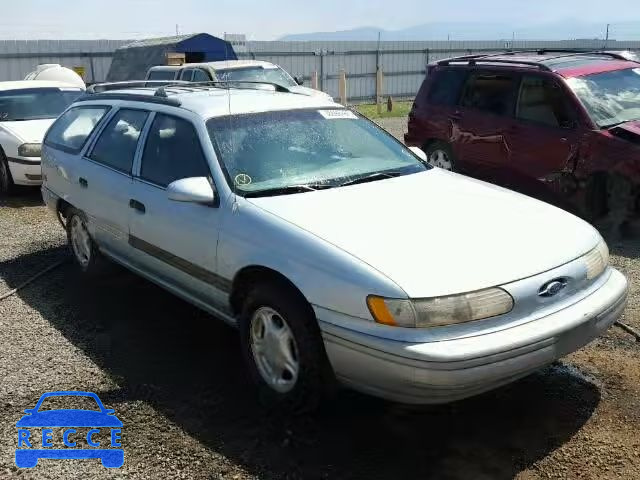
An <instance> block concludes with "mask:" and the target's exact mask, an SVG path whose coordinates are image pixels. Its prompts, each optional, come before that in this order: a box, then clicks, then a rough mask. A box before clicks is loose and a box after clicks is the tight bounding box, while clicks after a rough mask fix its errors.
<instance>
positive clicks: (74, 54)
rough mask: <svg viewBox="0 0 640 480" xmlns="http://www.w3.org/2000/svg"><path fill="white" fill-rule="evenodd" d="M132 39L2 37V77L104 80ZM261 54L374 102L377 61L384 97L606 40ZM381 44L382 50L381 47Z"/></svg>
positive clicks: (320, 47) (255, 46)
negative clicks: (74, 72) (485, 58)
mask: <svg viewBox="0 0 640 480" xmlns="http://www.w3.org/2000/svg"><path fill="white" fill-rule="evenodd" d="M126 43H128V41H127V40H95V41H84V40H69V41H57V40H27V41H20V40H18V41H14V40H2V41H0V81H4V80H19V79H22V78H24V76H25V75H26V74H27V73H29V72H31V71H33V70H34V69H35V67H36V66H37V65H38V64H41V63H60V64H62V65H64V66H68V67H78V66H82V67H84V70H85V81H87V82H91V83H93V82H102V81H104V80H105V78H106V76H107V72H108V71H109V66H110V64H111V56H112V53H113V51H114V50H115V49H116V48H118V47H119V46H121V45H124V44H126ZM247 47H248V51H249V53H246V54H239V56H240V57H241V58H255V59H257V60H266V61H270V62H273V63H277V64H278V65H281V66H282V67H283V68H284V69H285V70H287V71H288V72H290V73H291V74H292V75H298V76H303V77H304V78H305V83H306V84H307V85H309V82H310V79H311V75H312V73H313V72H318V75H319V84H320V87H321V88H322V89H323V90H324V91H326V92H328V93H330V94H331V95H333V96H334V97H338V75H339V73H340V71H341V70H342V69H344V70H345V72H346V73H347V94H348V97H349V101H352V102H359V101H367V100H373V99H374V98H375V91H376V73H375V72H376V65H378V64H379V65H380V66H381V68H382V69H383V71H384V75H385V76H384V88H383V93H384V95H391V96H393V97H396V98H401V97H412V96H414V95H415V94H416V92H417V91H418V88H419V87H420V84H421V82H422V79H423V78H424V73H425V66H426V65H427V63H429V62H434V61H436V60H440V59H443V58H447V57H451V56H456V55H467V54H472V53H490V52H498V51H500V50H503V49H505V48H514V49H519V48H531V49H533V48H582V49H601V48H603V42H602V40H566V41H559V42H558V41H516V42H511V41H503V40H496V41H473V42H470V41H451V42H449V41H430V42H381V43H380V44H379V45H378V43H377V42H280V41H273V42H249V44H248V45H247ZM378 48H379V50H378ZM607 48H608V49H612V50H624V49H630V50H640V42H639V41H635V42H616V41H610V42H609V43H608V45H607Z"/></svg>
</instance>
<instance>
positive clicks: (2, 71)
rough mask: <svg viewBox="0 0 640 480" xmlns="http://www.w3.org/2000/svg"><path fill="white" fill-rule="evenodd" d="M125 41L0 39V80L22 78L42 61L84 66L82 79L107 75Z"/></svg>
mask: <svg viewBox="0 0 640 480" xmlns="http://www.w3.org/2000/svg"><path fill="white" fill-rule="evenodd" d="M126 43H130V41H129V40H0V81H7V80H22V79H23V78H24V77H25V76H26V75H27V74H28V73H29V72H32V71H33V70H35V68H36V66H38V65H40V64H42V63H59V64H60V65H63V66H65V67H84V70H85V76H84V80H85V81H86V82H90V83H94V82H102V81H104V79H105V78H106V77H107V72H108V71H109V66H110V65H111V57H112V55H113V52H114V50H115V49H116V48H118V47H120V46H122V45H124V44H126Z"/></svg>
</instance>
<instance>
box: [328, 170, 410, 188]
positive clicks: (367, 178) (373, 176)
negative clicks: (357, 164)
mask: <svg viewBox="0 0 640 480" xmlns="http://www.w3.org/2000/svg"><path fill="white" fill-rule="evenodd" d="M400 175H402V173H400V172H376V173H372V174H371V175H366V176H364V177H359V178H354V179H353V180H347V181H346V182H344V183H341V184H340V185H338V186H339V187H347V186H349V185H356V184H358V183H367V182H375V181H376V180H384V179H385V178H393V177H399V176H400Z"/></svg>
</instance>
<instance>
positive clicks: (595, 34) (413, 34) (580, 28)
mask: <svg viewBox="0 0 640 480" xmlns="http://www.w3.org/2000/svg"><path fill="white" fill-rule="evenodd" d="M606 28H607V26H606V24H605V23H598V24H596V23H590V22H581V21H578V20H575V19H564V20H559V21H556V22H552V23H545V24H539V25H512V24H506V23H465V22H433V23H425V24H422V25H416V26H414V27H409V28H405V29H401V30H385V29H383V28H378V27H359V28H354V29H351V30H341V31H337V32H313V33H296V34H290V35H285V36H283V37H281V38H280V39H279V40H287V41H319V40H323V41H332V40H350V41H359V40H365V41H375V40H377V39H378V32H380V38H381V40H386V41H389V40H391V41H399V40H504V39H509V40H511V39H512V38H515V39H516V40H569V39H596V38H605V35H606ZM609 38H610V39H615V40H640V21H626V22H618V23H615V24H613V25H612V26H611V28H610V32H609Z"/></svg>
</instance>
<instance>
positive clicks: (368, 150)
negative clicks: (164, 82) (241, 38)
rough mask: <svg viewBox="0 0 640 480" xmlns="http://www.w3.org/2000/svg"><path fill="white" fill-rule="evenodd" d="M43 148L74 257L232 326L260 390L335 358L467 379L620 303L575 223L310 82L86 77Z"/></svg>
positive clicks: (579, 329)
mask: <svg viewBox="0 0 640 480" xmlns="http://www.w3.org/2000/svg"><path fill="white" fill-rule="evenodd" d="M80 123H81V124H82V125H83V126H82V128H80V127H78V125H79V124H80ZM94 124H95V127H93V128H90V125H94ZM43 158H44V160H43V168H44V172H45V182H44V184H43V188H42V192H43V197H44V198H45V200H46V202H47V204H48V205H49V207H50V208H51V209H52V210H53V211H55V213H56V214H57V215H61V216H62V217H63V218H64V219H66V228H67V234H68V238H69V242H70V245H71V251H72V252H73V256H74V258H75V261H76V262H77V264H78V265H79V267H80V269H81V270H82V271H83V272H86V273H87V274H90V273H94V272H97V271H98V268H99V265H100V262H101V259H102V258H103V257H105V256H106V257H108V258H111V259H113V260H115V261H116V262H118V263H120V264H122V265H124V266H126V267H127V268H129V269H131V270H132V271H134V272H136V273H138V274H140V275H142V276H143V277H146V278H148V279H150V280H151V281H153V282H156V283H157V284H158V285H160V286H162V287H164V288H166V289H167V290H169V291H171V292H173V293H175V294H176V295H178V296H180V297H182V298H184V299H186V300H187V301H189V302H191V303H193V304H194V305H197V306H198V307H200V308H202V309H204V310H206V311H208V312H210V313H212V314H213V315H215V316H217V317H219V318H221V319H223V320H225V321H227V322H228V323H229V324H231V325H234V326H237V327H238V328H239V331H240V341H241V348H242V354H243V356H244V359H245V361H246V363H247V365H248V368H249V370H250V372H251V374H252V377H253V378H254V379H255V382H256V384H257V386H258V389H259V390H260V392H261V396H262V398H265V399H268V400H271V401H274V402H276V403H278V402H286V403H287V404H289V402H292V403H293V404H298V405H308V404H309V403H312V402H314V401H315V400H317V399H319V398H322V394H323V392H324V390H325V389H326V388H327V386H328V385H331V384H332V382H333V380H334V379H336V378H337V379H338V380H339V381H340V382H341V383H343V384H345V385H348V386H350V387H352V388H355V389H358V390H361V391H363V392H367V393H370V394H372V395H377V396H380V397H383V398H387V399H392V400H396V401H400V402H407V403H440V402H448V401H452V400H457V399H460V398H464V397H468V396H471V395H475V394H478V393H480V392H483V391H486V390H490V389H493V388H495V387H497V386H499V385H503V384H505V383H508V382H512V381H513V380H515V379H517V378H520V377H523V376H525V375H527V374H528V373H530V372H533V371H534V370H536V369H539V368H540V367H542V366H543V365H546V364H549V363H551V362H553V361H555V360H556V359H558V358H559V357H562V356H563V355H566V354H568V353H569V352H572V351H574V350H576V349H578V348H580V347H582V346H583V345H585V344H586V343H588V342H589V341H591V340H592V339H593V338H595V337H596V336H597V335H599V334H600V333H602V332H603V331H605V330H606V329H607V328H608V327H609V326H610V325H611V324H612V323H613V322H614V321H615V320H616V319H617V318H618V317H619V316H620V315H621V314H622V311H623V309H624V307H625V303H626V295H627V294H626V292H627V281H626V279H625V277H624V276H623V275H622V274H620V273H619V272H618V271H617V270H615V269H614V268H611V267H609V266H608V250H607V246H606V244H605V242H604V241H603V240H602V238H601V237H600V235H599V234H598V232H597V231H596V230H595V229H594V228H593V227H591V226H590V225H589V224H587V223H586V222H584V221H583V220H580V219H578V218H576V217H574V216H573V215H571V214H569V213H567V212H564V211H562V210H560V209H557V208H555V207H553V206H551V205H547V204H545V203H542V202H539V201H537V200H534V199H532V198H529V197H527V196H524V195H520V194H518V193H515V192H511V191H508V190H505V189H502V188H499V187H496V186H493V185H490V184H486V183H483V182H479V181H477V180H474V179H471V178H468V177H465V176H461V175H457V174H453V173H451V172H447V171H445V170H442V169H439V168H433V167H431V166H430V165H428V164H427V163H426V162H425V158H426V157H425V156H424V153H423V152H421V151H420V149H418V148H415V147H414V148H413V149H408V148H406V147H405V146H404V145H402V144H401V143H400V142H398V141H397V140H396V139H394V138H393V137H392V136H391V135H389V134H388V133H386V132H385V131H383V130H381V129H380V128H379V127H377V126H376V125H375V124H374V123H372V122H370V121H369V120H367V119H365V118H364V117H361V116H359V115H357V114H355V113H354V112H352V111H350V110H348V109H345V108H343V107H342V106H340V105H338V104H335V103H333V102H331V101H329V100H325V99H324V98H321V97H307V96H303V95H297V94H291V93H281V92H265V91H264V90H260V89H247V88H246V87H244V88H237V89H234V88H231V89H229V90H226V89H223V88H213V87H210V88H207V89H205V88H203V87H201V86H198V87H193V88H191V89H189V88H188V87H185V86H184V85H180V86H176V87H170V86H168V87H164V88H162V89H158V90H155V89H152V88H138V89H128V90H123V91H119V92H115V91H111V92H108V93H101V94H95V95H87V96H85V97H83V98H81V99H79V100H78V101H76V102H75V103H74V104H73V105H72V106H71V108H70V109H69V110H67V111H66V112H65V113H64V114H63V115H62V116H61V117H60V118H59V119H58V120H57V121H56V123H55V124H54V125H53V126H52V128H51V129H50V130H49V133H48V134H47V137H46V139H45V142H44V150H43ZM185 328H188V326H186V325H185Z"/></svg>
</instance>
